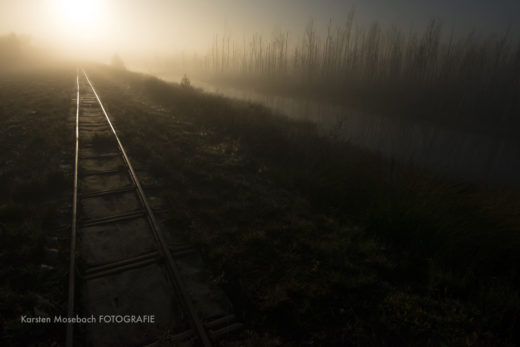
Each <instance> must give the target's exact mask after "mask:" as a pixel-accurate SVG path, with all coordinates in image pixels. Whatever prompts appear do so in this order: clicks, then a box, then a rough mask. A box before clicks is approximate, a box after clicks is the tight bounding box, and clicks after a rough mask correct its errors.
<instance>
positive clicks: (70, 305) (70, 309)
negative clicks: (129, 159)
mask: <svg viewBox="0 0 520 347" xmlns="http://www.w3.org/2000/svg"><path fill="white" fill-rule="evenodd" d="M78 160H79V70H78V69H76V149H75V154H74V192H73V194H72V230H71V235H70V263H69V290H68V302H67V317H69V318H72V316H73V315H74V292H75V276H74V275H75V271H76V227H77V221H78V220H77V212H78V164H79V163H78ZM73 337H74V324H72V323H67V336H66V340H65V344H66V346H68V347H71V346H72V345H73Z"/></svg>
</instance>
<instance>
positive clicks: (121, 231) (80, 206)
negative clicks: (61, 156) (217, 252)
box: [66, 70, 240, 346]
mask: <svg viewBox="0 0 520 347" xmlns="http://www.w3.org/2000/svg"><path fill="white" fill-rule="evenodd" d="M76 87H77V92H76V97H75V98H76V149H75V168H74V196H73V211H72V234H71V246H70V250H71V257H70V269H69V274H70V275H69V297H68V318H70V319H74V318H75V317H91V316H92V317H95V319H96V321H97V323H93V324H75V323H69V324H68V326H67V337H66V344H67V346H72V345H93V346H149V345H154V344H157V345H158V344H161V345H163V344H164V343H167V344H173V343H179V344H187V345H202V346H211V345H212V344H213V343H214V342H215V341H217V340H218V338H219V337H220V336H222V335H224V334H226V333H228V332H230V331H233V330H235V329H237V328H239V327H240V324H239V323H236V322H235V318H234V316H233V315H232V313H231V309H230V304H229V302H228V301H227V302H226V299H224V298H223V296H222V295H217V294H215V288H211V285H209V284H208V283H207V281H205V280H204V279H201V278H202V277H204V276H201V274H202V273H203V270H202V269H201V261H200V259H199V257H198V253H196V252H195V251H194V250H193V249H192V248H191V247H190V246H189V245H188V244H186V243H183V242H182V241H179V242H174V241H172V238H171V237H170V238H167V237H166V236H168V235H170V234H165V233H163V231H162V229H163V227H162V224H161V220H160V218H158V217H156V214H158V212H157V211H164V208H162V209H161V208H158V209H157V208H154V207H153V206H152V205H151V204H150V203H149V199H147V196H146V195H145V191H144V190H143V187H142V186H141V184H140V182H139V179H138V177H137V175H136V172H135V170H134V168H133V166H132V164H131V163H130V160H129V158H128V155H127V154H126V151H125V149H124V147H123V145H122V143H121V141H120V139H119V137H118V135H117V132H116V130H115V128H114V126H113V125H112V122H111V120H110V118H109V116H108V114H107V112H106V110H105V108H104V106H103V104H102V102H101V99H100V97H99V95H98V93H97V92H96V90H95V88H94V86H93V84H92V82H91V81H90V79H89V77H88V76H87V74H86V72H85V71H82V70H81V71H80V70H78V74H77V78H76ZM160 213H162V212H160ZM223 302H224V303H223ZM100 316H104V317H112V316H114V317H116V316H117V317H123V319H131V318H126V317H132V316H134V317H136V319H138V320H142V319H145V320H147V321H146V322H141V321H138V322H137V323H132V322H125V321H123V322H117V321H110V318H108V321H109V323H106V322H103V323H102V322H99V318H100ZM137 317H140V318H137ZM144 317H148V318H144ZM151 317H153V318H151ZM150 320H152V322H150Z"/></svg>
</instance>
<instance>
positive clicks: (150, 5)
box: [0, 0, 520, 68]
mask: <svg viewBox="0 0 520 347" xmlns="http://www.w3.org/2000/svg"><path fill="white" fill-rule="evenodd" d="M353 8H355V10H356V19H357V24H358V25H360V26H367V25H369V24H370V23H372V22H373V21H378V22H380V23H381V24H382V25H387V26H398V27H400V28H402V29H405V30H421V29H423V28H424V26H425V25H426V23H427V22H428V20H429V19H431V18H437V19H439V20H440V21H441V22H442V23H443V24H444V25H445V27H447V28H448V29H449V30H455V31H457V32H466V31H468V30H470V29H471V28H476V29H477V30H479V31H483V32H503V31H504V30H506V28H508V27H509V26H511V27H512V28H513V30H516V29H515V25H517V24H516V23H517V22H518V18H516V17H518V14H519V13H520V5H519V4H518V3H517V2H515V1H501V2H500V5H498V4H496V3H494V2H492V1H453V2H447V1H432V0H422V1H407V0H400V1H392V2H391V4H390V3H389V2H386V1H381V0H377V1H375V0H373V1H359V0H352V1H337V0H326V1H312V0H282V1H277V0H267V1H247V0H221V1H205V0H191V1H187V0H169V1H167V0H151V1H124V0H90V1H87V0H18V1H8V0H2V1H0V9H1V11H0V35H6V34H8V33H11V32H14V33H16V34H19V35H25V36H28V37H30V38H31V40H32V43H33V45H36V46H40V47H45V48H46V49H47V50H49V51H50V52H51V53H53V54H54V55H55V56H59V57H67V58H78V57H80V58H82V59H92V60H98V61H102V62H108V61H109V58H110V57H111V56H112V55H113V54H114V53H115V52H119V53H120V54H121V56H122V57H123V58H124V59H125V61H127V65H129V66H130V67H132V66H134V67H136V68H144V65H146V64H149V63H150V62H153V59H155V58H157V57H165V56H172V55H180V54H184V55H185V56H191V55H193V54H197V55H199V56H201V55H206V54H208V52H209V50H210V49H211V46H212V44H213V43H214V41H215V37H216V36H218V35H220V37H222V36H226V37H232V38H234V39H236V40H243V38H244V37H250V36H252V35H254V34H260V35H264V36H271V35H272V33H273V32H274V31H280V32H285V33H288V34H289V35H290V37H292V38H295V39H297V38H299V37H300V36H302V34H303V31H304V28H305V26H306V25H307V23H308V21H309V19H310V18H313V19H314V22H315V24H316V28H317V30H318V31H325V30H326V28H327V25H328V23H329V21H330V20H332V21H333V22H335V23H338V24H343V23H344V22H345V20H346V19H347V17H348V13H349V12H350V11H351V9H353ZM145 63H146V64H145Z"/></svg>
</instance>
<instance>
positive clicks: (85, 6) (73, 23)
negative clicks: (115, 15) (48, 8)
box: [54, 0, 104, 37]
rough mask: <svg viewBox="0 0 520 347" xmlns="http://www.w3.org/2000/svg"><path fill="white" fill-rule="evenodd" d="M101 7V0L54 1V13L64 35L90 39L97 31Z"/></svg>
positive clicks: (101, 11) (101, 13)
mask: <svg viewBox="0 0 520 347" xmlns="http://www.w3.org/2000/svg"><path fill="white" fill-rule="evenodd" d="M102 5H103V2H102V1H101V0H54V11H55V15H56V17H57V20H58V21H59V22H60V23H59V24H61V25H60V27H61V30H63V31H65V33H66V34H69V35H70V36H76V37H91V36H93V35H94V34H96V33H97V32H98V31H99V24H100V21H101V19H102V17H103V10H104V9H103V6H102Z"/></svg>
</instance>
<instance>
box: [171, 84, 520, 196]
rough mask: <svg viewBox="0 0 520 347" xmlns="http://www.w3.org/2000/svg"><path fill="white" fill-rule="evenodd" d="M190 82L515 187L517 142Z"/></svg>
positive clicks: (335, 133) (519, 166) (373, 145)
mask: <svg viewBox="0 0 520 347" xmlns="http://www.w3.org/2000/svg"><path fill="white" fill-rule="evenodd" d="M170 80H171V81H173V82H178V81H179V80H180V79H170ZM192 84H193V86H195V87H196V88H200V89H202V90H204V91H205V92H208V93H213V94H218V95H222V96H226V97H230V98H235V99H240V100H245V101H250V102H255V103H260V104H262V105H264V106H266V107H268V108H270V109H272V110H273V111H275V112H278V113H281V114H284V115H286V116H287V117H290V118H294V119H302V120H307V121H311V122H314V123H316V124H317V126H318V129H319V130H320V132H321V133H322V134H324V135H326V136H331V137H333V138H335V139H338V140H340V141H350V142H351V143H354V144H356V145H359V146H361V147H363V148H366V149H369V150H372V151H375V152H378V153H381V154H383V155H384V156H385V157H388V158H392V159H394V160H396V161H399V162H404V163H411V164H413V165H416V166H419V167H424V168H427V169H429V170H432V171H433V172H436V173H437V174H440V175H449V176H450V177H455V178H462V179H465V180H469V181H478V182H481V183H488V184H491V185H499V186H515V187H519V186H520V146H519V142H518V141H513V140H504V139H497V138H495V137H493V136H485V135H483V134H477V133H472V132H469V131H468V132H464V131H461V130H460V129H448V128H445V127H442V128H441V127H438V126H435V125H433V124H431V123H428V122H425V121H415V120H414V121H412V120H410V119H396V118H391V117H383V116H378V115H373V114H362V113H356V112H351V111H349V110H348V109H346V108H344V107H342V106H339V105H333V104H326V103H321V102H316V101H309V100H301V99H297V98H291V97H285V96H283V97H282V96H273V95H266V94H262V93H259V92H256V91H254V90H242V89H236V88H231V87H223V86H218V85H216V84H210V83H206V82H199V81H194V82H192Z"/></svg>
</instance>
